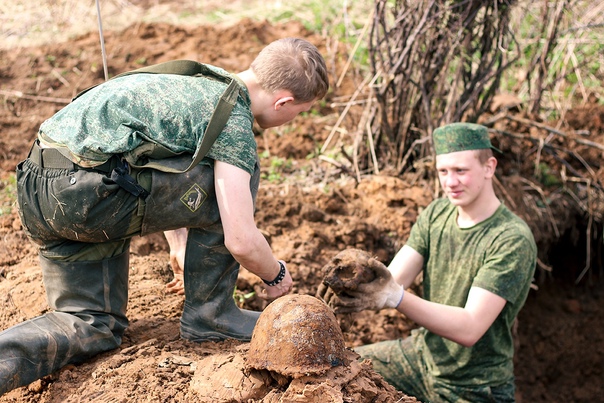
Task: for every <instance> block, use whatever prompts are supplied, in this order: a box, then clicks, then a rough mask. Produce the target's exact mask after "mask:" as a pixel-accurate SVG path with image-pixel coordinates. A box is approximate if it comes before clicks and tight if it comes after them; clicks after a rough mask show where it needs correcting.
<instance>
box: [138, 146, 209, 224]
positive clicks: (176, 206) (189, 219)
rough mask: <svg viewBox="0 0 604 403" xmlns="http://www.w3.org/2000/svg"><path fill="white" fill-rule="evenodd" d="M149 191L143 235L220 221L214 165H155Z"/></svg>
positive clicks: (146, 200)
mask: <svg viewBox="0 0 604 403" xmlns="http://www.w3.org/2000/svg"><path fill="white" fill-rule="evenodd" d="M175 158H177V159H178V158H179V157H175ZM189 158H190V157H189ZM163 161H165V160H163ZM149 193H150V194H149V197H147V198H146V199H145V212H144V215H143V222H142V227H141V235H147V234H151V233H154V232H160V231H169V230H174V229H178V228H185V227H186V228H201V227H205V226H208V225H210V224H213V223H216V222H218V221H220V213H219V211H218V203H217V202H216V191H215V190H214V168H213V167H212V166H209V165H206V164H204V163H202V164H198V165H197V166H196V167H194V168H193V169H191V170H190V171H189V172H185V173H166V172H161V171H158V170H156V169H152V170H151V189H150V192H149Z"/></svg>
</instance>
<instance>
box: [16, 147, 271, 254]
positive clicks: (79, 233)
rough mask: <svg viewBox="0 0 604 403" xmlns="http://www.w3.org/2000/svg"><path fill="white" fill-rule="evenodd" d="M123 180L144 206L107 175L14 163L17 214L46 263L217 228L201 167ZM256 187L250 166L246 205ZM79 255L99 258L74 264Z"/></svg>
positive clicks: (206, 173) (205, 169) (140, 173)
mask: <svg viewBox="0 0 604 403" xmlns="http://www.w3.org/2000/svg"><path fill="white" fill-rule="evenodd" d="M183 158H184V159H186V158H188V159H190V156H188V157H176V158H173V159H167V160H166V164H171V163H172V165H175V166H182V165H183V164H182V159H183ZM130 174H131V176H132V177H133V178H134V179H135V180H136V181H137V182H138V183H139V184H140V185H141V186H142V187H143V188H145V189H146V190H147V191H148V192H149V194H148V196H147V197H146V198H144V199H143V198H141V197H136V196H134V195H133V194H131V193H129V192H128V191H127V190H125V189H123V188H122V187H120V185H118V184H117V183H116V182H114V181H113V180H112V179H111V175H110V173H107V172H101V171H97V170H94V169H84V168H79V167H77V166H74V169H63V168H42V167H41V166H39V165H38V164H36V163H34V162H33V161H32V160H31V159H27V160H25V161H23V162H21V163H20V164H19V165H18V167H17V181H18V189H19V192H18V203H19V214H20V217H21V221H22V223H23V226H24V228H25V231H26V233H27V234H28V236H29V237H30V238H31V239H32V240H33V241H34V242H36V243H37V244H38V245H40V247H41V250H40V252H41V254H42V255H43V256H45V257H47V258H50V259H67V260H72V261H73V260H99V259H102V258H107V257H112V256H115V255H117V254H119V253H121V252H123V250H119V249H120V247H121V248H122V249H123V248H124V247H127V243H125V242H124V241H125V240H127V239H129V238H131V237H133V236H135V235H146V234H150V233H153V232H160V231H167V230H172V229H177V228H183V227H188V228H204V227H208V226H210V225H213V224H214V227H215V224H216V223H219V222H220V214H219V211H218V204H217V201H216V192H215V190H214V170H213V167H212V166H210V165H208V164H205V163H203V162H202V163H201V164H199V165H197V166H196V167H194V168H193V169H192V170H190V171H189V172H186V173H179V174H174V173H165V172H161V171H158V170H155V169H141V170H136V171H133V172H131V173H130ZM259 180H260V170H259V164H258V161H257V163H256V171H255V173H254V175H253V176H252V180H251V182H250V190H251V192H252V196H253V198H254V199H255V198H256V194H257V191H258V184H259ZM85 244H95V247H94V248H86V246H85ZM104 245H106V246H107V248H103V246H104ZM111 245H113V247H110V246H111ZM114 248H117V249H114ZM82 249H91V250H90V251H89V252H87V253H93V254H94V253H100V254H101V255H104V256H90V255H89V256H78V254H79V253H80V251H82ZM112 249H113V250H112Z"/></svg>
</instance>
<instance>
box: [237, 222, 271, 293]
mask: <svg viewBox="0 0 604 403" xmlns="http://www.w3.org/2000/svg"><path fill="white" fill-rule="evenodd" d="M241 234H246V236H241ZM227 248H228V249H229V251H230V252H231V253H232V254H233V257H234V258H235V259H236V260H237V261H238V262H239V263H240V264H241V265H242V266H243V267H245V268H246V269H247V270H249V271H250V272H252V273H254V274H255V275H257V276H258V277H260V278H262V279H264V280H269V281H270V280H272V279H273V278H275V277H276V276H277V274H278V273H279V269H280V267H279V263H278V262H277V259H276V258H275V257H274V256H273V253H272V250H271V248H270V246H269V244H268V242H267V241H266V239H265V238H264V236H262V234H261V233H260V231H258V230H257V229H254V230H250V231H245V232H244V231H242V232H240V233H239V234H238V236H236V237H235V239H227Z"/></svg>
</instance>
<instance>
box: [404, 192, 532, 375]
mask: <svg viewBox="0 0 604 403" xmlns="http://www.w3.org/2000/svg"><path fill="white" fill-rule="evenodd" d="M456 220H457V208H456V207H455V206H454V205H453V204H451V203H450V202H449V200H447V199H438V200H435V201H433V202H432V203H431V204H430V205H429V206H428V207H427V208H426V210H425V211H423V212H422V213H421V214H420V215H419V217H418V220H417V223H416V224H415V225H414V226H413V228H412V230H411V234H410V238H409V240H408V242H407V245H408V246H410V247H412V248H413V249H414V250H416V251H417V252H419V253H420V254H421V255H422V256H423V257H424V279H423V287H424V288H423V293H424V294H423V297H424V298H425V299H427V300H428V301H432V302H436V303H439V304H445V305H450V306H458V307H463V306H465V303H466V300H467V297H468V292H469V291H470V287H480V288H482V289H485V290H488V291H490V292H492V293H494V294H497V295H499V296H501V297H502V298H504V299H505V300H506V301H507V303H506V304H505V307H504V308H503V311H502V312H501V313H500V314H499V316H498V317H497V319H496V320H495V322H494V323H493V325H492V326H491V327H490V328H489V330H487V332H486V333H485V335H484V336H483V337H482V338H481V339H480V340H478V342H477V343H476V344H475V345H474V346H473V347H463V346H462V345H460V344H457V343H455V342H453V341H450V340H447V339H445V338H443V337H440V336H438V335H436V334H434V333H432V332H429V331H428V330H426V329H422V330H421V331H422V332H423V338H424V341H425V344H426V347H427V349H426V354H427V356H426V357H425V359H426V362H427V363H428V366H429V368H430V370H431V372H432V374H433V375H434V376H435V377H437V378H441V379H443V380H445V381H446V382H449V383H451V384H454V385H460V386H469V385H484V384H490V385H498V384H502V383H504V382H506V381H509V380H510V379H512V378H513V375H514V367H513V354H514V344H513V340H512V332H511V328H512V324H513V322H514V319H515V318H516V315H517V314H518V312H519V310H520V308H521V307H522V306H523V305H524V302H525V301H526V298H527V295H528V292H529V289H530V284H531V280H532V278H533V275H534V271H535V264H536V259H537V246H536V245H535V240H534V238H533V235H532V233H531V231H530V229H529V227H528V226H527V225H526V223H525V222H524V221H523V220H522V219H520V218H519V217H518V216H516V215H515V214H513V213H512V212H511V211H510V210H509V209H508V208H507V207H505V206H504V205H501V206H500V207H499V208H498V209H497V211H496V212H495V214H493V215H492V216H491V217H489V218H488V219H487V220H485V221H483V222H481V223H479V224H477V225H475V226H473V227H471V228H459V226H458V225H457V222H456Z"/></svg>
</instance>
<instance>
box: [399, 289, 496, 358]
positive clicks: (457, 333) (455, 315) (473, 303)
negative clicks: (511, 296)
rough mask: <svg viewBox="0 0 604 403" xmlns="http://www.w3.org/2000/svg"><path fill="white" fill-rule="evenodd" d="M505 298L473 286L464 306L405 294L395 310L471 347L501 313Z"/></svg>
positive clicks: (434, 331) (445, 336)
mask: <svg viewBox="0 0 604 403" xmlns="http://www.w3.org/2000/svg"><path fill="white" fill-rule="evenodd" d="M505 304H506V300H505V299H503V298H502V297H500V296H498V295H496V294H494V293H492V292H490V291H487V290H485V289H482V288H479V287H472V288H470V291H469V293H468V298H467V301H466V304H465V306H464V307H456V306H449V305H443V304H437V303H435V302H431V301H427V300H425V299H422V298H420V297H418V296H417V295H413V294H405V296H404V297H403V301H402V302H401V303H400V304H399V306H398V308H397V309H398V311H399V312H401V313H403V314H405V316H407V317H408V318H409V319H411V320H413V321H415V322H416V323H417V324H419V325H421V326H423V327H425V328H426V329H428V330H430V331H431V332H433V333H436V334H438V335H439V336H442V337H444V338H446V339H449V340H452V341H454V342H456V343H459V344H461V345H462V346H466V347H470V346H472V345H474V343H476V342H477V341H478V339H480V338H481V337H482V336H483V335H484V334H485V332H486V331H487V329H488V328H489V327H490V326H491V325H492V324H493V322H494V321H495V319H496V318H497V316H498V315H499V314H500V313H501V311H502V310H503V308H504V306H505Z"/></svg>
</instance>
